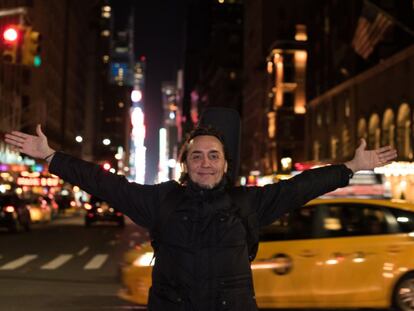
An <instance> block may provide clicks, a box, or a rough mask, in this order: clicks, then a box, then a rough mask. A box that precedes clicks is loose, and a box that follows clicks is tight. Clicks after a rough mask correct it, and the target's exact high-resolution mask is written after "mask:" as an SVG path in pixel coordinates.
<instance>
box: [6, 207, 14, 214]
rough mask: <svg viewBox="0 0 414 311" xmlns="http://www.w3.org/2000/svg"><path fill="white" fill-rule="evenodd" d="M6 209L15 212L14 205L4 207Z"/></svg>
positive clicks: (8, 211)
mask: <svg viewBox="0 0 414 311" xmlns="http://www.w3.org/2000/svg"><path fill="white" fill-rule="evenodd" d="M4 211H5V212H7V213H14V207H13V206H11V205H9V206H6V207H5V208H4Z"/></svg>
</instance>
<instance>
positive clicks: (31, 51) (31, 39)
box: [22, 27, 42, 67]
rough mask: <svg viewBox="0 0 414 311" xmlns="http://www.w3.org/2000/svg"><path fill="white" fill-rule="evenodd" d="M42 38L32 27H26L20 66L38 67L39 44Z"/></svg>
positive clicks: (39, 59)
mask: <svg viewBox="0 0 414 311" xmlns="http://www.w3.org/2000/svg"><path fill="white" fill-rule="evenodd" d="M41 40H42V36H41V35H40V33H39V32H38V31H34V30H33V29H32V27H26V29H25V32H24V39H23V43H22V64H23V65H28V66H35V67H39V66H40V65H41V58H40V50H41V47H40V44H41Z"/></svg>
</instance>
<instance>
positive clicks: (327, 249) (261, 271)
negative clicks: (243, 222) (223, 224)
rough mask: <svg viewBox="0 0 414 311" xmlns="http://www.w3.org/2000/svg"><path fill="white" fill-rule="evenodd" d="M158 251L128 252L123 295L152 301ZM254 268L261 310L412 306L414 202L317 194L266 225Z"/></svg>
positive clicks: (142, 247) (145, 248) (123, 268)
mask: <svg viewBox="0 0 414 311" xmlns="http://www.w3.org/2000/svg"><path fill="white" fill-rule="evenodd" d="M153 254H154V253H153V250H152V248H151V245H150V244H149V243H146V244H143V245H139V246H138V247H136V248H134V249H132V250H129V251H128V252H127V253H126V254H125V256H124V262H123V263H122V266H121V269H120V271H121V279H122V283H123V288H122V290H121V291H120V292H119V296H120V297H121V298H124V299H126V300H129V301H132V302H135V303H137V304H140V305H145V304H146V303H147V299H148V289H149V287H150V286H151V271H152V265H153V263H154V258H153ZM251 267H252V272H253V281H254V285H255V296H256V301H257V304H258V306H259V308H260V309H285V310H286V309H310V308H321V309H327V308H346V309H348V308H351V309H352V308H355V309H358V308H374V309H375V308H377V309H391V308H392V309H393V310H403V311H406V310H407V311H408V310H414V286H413V284H414V204H409V203H404V202H394V201H387V200H376V199H359V198H332V199H315V200H312V201H311V202H309V203H308V204H306V205H305V206H303V207H302V208H300V209H297V210H295V211H292V212H290V213H288V214H285V215H284V216H283V217H281V218H279V219H278V220H277V221H276V222H275V223H273V224H272V225H270V226H268V227H265V228H263V230H262V231H261V234H260V243H259V250H258V253H257V256H256V259H255V260H254V261H253V262H252V264H251Z"/></svg>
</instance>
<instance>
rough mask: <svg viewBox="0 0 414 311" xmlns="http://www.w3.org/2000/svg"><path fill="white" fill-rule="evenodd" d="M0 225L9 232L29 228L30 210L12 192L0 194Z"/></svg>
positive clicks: (27, 229)
mask: <svg viewBox="0 0 414 311" xmlns="http://www.w3.org/2000/svg"><path fill="white" fill-rule="evenodd" d="M0 227H4V228H7V229H8V230H9V231H11V232H17V231H21V230H25V231H29V230H30V212H29V209H28V208H27V207H26V205H25V204H24V202H23V201H22V200H21V199H20V198H19V197H18V196H17V195H16V194H14V193H8V194H2V195H0Z"/></svg>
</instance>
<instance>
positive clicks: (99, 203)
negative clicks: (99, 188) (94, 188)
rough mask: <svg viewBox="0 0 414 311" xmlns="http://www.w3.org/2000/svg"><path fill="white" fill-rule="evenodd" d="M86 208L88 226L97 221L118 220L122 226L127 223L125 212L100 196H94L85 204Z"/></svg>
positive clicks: (86, 223) (86, 224)
mask: <svg viewBox="0 0 414 311" xmlns="http://www.w3.org/2000/svg"><path fill="white" fill-rule="evenodd" d="M84 208H85V210H86V214H85V226H86V227H89V226H91V225H92V223H95V222H116V223H117V224H118V226H120V227H123V226H124V225H125V217H124V214H122V213H121V212H119V211H117V210H116V209H115V208H113V207H112V206H110V205H109V204H108V203H107V202H105V201H103V200H101V199H100V198H98V197H95V196H92V197H91V198H90V200H89V202H88V203H85V204H84Z"/></svg>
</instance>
